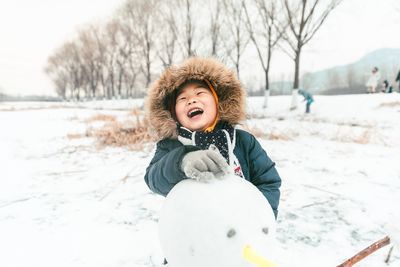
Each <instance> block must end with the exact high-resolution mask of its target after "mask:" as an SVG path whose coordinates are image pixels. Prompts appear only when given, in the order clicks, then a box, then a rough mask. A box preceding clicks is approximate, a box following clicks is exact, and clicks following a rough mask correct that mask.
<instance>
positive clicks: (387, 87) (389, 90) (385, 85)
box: [382, 80, 393, 93]
mask: <svg viewBox="0 0 400 267" xmlns="http://www.w3.org/2000/svg"><path fill="white" fill-rule="evenodd" d="M392 92H393V86H392V85H391V84H390V83H389V81H388V80H384V81H383V88H382V93H392Z"/></svg>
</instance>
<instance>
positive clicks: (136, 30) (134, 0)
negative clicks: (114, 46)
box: [121, 0, 159, 87]
mask: <svg viewBox="0 0 400 267" xmlns="http://www.w3.org/2000/svg"><path fill="white" fill-rule="evenodd" d="M158 2H159V1H158V0H127V1H126V3H125V5H124V7H123V8H122V10H121V14H122V18H123V21H124V23H126V25H127V26H128V28H129V30H130V34H131V35H132V36H133V37H134V38H135V39H136V41H137V43H138V46H137V47H136V49H137V50H136V51H135V52H136V53H138V54H139V55H140V58H141V61H140V63H139V64H140V66H141V71H142V73H143V75H144V77H145V87H148V86H149V84H150V82H151V74H152V64H153V62H154V54H155V52H154V45H153V44H154V43H155V39H156V36H157V30H158V29H159V28H158V27H157V23H156V20H157V16H158V12H157V7H158V6H157V5H158Z"/></svg>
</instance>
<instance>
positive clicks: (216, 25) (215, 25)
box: [208, 0, 222, 57]
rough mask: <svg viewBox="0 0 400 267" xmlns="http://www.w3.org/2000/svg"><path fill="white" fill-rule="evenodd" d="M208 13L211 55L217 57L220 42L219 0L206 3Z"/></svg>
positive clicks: (220, 4) (220, 6)
mask: <svg viewBox="0 0 400 267" xmlns="http://www.w3.org/2000/svg"><path fill="white" fill-rule="evenodd" d="M208 8H209V14H210V30H209V35H210V39H211V53H210V54H211V56H213V57H217V56H218V50H219V46H220V43H221V24H222V21H221V8H222V3H221V0H211V1H210V2H209V5H208Z"/></svg>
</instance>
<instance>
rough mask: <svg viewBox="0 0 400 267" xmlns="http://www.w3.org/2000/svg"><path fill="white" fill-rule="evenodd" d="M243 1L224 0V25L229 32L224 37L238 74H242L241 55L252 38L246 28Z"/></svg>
mask: <svg viewBox="0 0 400 267" xmlns="http://www.w3.org/2000/svg"><path fill="white" fill-rule="evenodd" d="M243 1H244V0H224V1H223V4H224V11H225V16H224V18H225V21H224V23H223V25H224V29H226V32H227V35H226V36H225V38H224V46H225V50H226V53H227V56H228V58H229V59H230V60H231V61H232V62H233V64H234V66H235V69H236V73H237V75H238V76H240V75H239V74H240V60H241V56H242V54H243V52H244V50H245V48H246V46H247V44H248V43H249V40H250V39H249V35H248V32H247V31H246V28H245V18H244V15H245V14H244V6H243Z"/></svg>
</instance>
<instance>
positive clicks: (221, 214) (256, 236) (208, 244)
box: [159, 174, 277, 267]
mask: <svg viewBox="0 0 400 267" xmlns="http://www.w3.org/2000/svg"><path fill="white" fill-rule="evenodd" d="M275 228H276V225H275V217H274V214H273V211H272V209H271V207H270V205H269V203H268V201H267V200H266V198H265V197H264V196H263V195H262V193H261V192H260V191H259V190H258V189H257V188H256V187H255V186H254V185H252V184H251V183H250V182H248V181H246V180H245V179H242V178H239V177H237V176H235V175H233V174H232V175H228V176H226V177H224V178H223V179H214V180H212V181H209V182H207V183H205V182H198V181H196V180H194V179H187V180H183V181H181V182H180V183H178V184H177V185H176V186H175V187H174V188H173V189H172V190H171V191H170V193H169V194H168V196H167V198H166V201H165V204H164V207H163V209H162V210H161V213H160V220H159V237H160V243H161V247H162V250H163V252H164V256H165V258H166V259H167V260H168V266H171V267H255V266H257V267H276V266H277V265H276V264H275V262H276V261H275V260H274V259H273V256H274V255H275V254H276V247H277V246H276V244H275Z"/></svg>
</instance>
